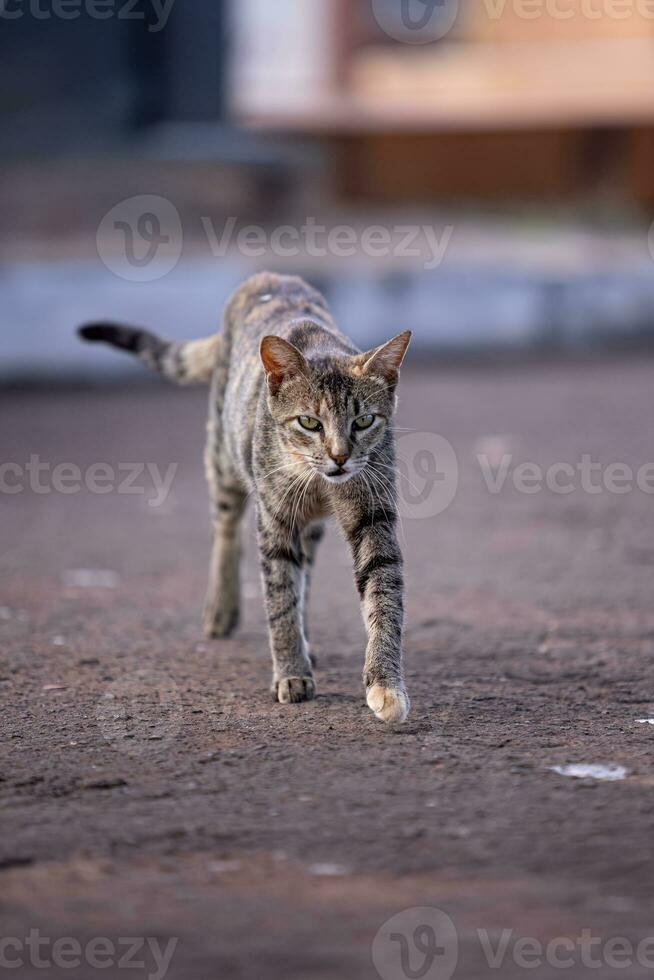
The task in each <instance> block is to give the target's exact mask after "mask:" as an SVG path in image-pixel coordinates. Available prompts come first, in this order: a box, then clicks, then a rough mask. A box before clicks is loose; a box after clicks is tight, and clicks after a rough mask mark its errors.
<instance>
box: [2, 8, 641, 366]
mask: <svg viewBox="0 0 654 980" xmlns="http://www.w3.org/2000/svg"><path fill="white" fill-rule="evenodd" d="M0 7H1V9H0V20H1V21H2V23H1V31H0V57H1V59H2V65H3V86H2V93H1V94H0V113H1V118H0V147H1V150H2V152H1V154H0V160H1V161H2V163H1V164H0V290H1V294H2V302H1V303H0V334H1V336H2V358H1V360H0V371H1V372H2V375H3V377H5V378H27V377H35V376H36V377H38V376H44V375H48V376H62V377H63V376H71V375H74V376H84V377H91V376H98V375H99V374H102V373H110V374H111V373H115V372H128V371H134V370H136V368H135V367H134V366H133V365H132V364H130V362H129V361H128V360H124V359H121V358H120V357H119V356H115V355H113V354H112V353H111V352H109V351H106V352H103V353H102V355H101V356H98V353H99V352H98V351H97V350H95V351H92V350H91V351H90V350H87V349H84V348H83V347H82V345H80V344H78V343H77V341H76V340H75V338H74V335H73V330H74V327H75V326H76V325H77V324H78V323H80V322H82V321H84V320H86V319H93V318H97V317H107V316H111V317H114V318H117V319H123V320H126V321H134V322H140V323H143V324H145V325H148V326H152V327H154V328H156V329H158V330H160V331H162V332H164V333H167V334H169V335H171V336H175V337H189V336H199V335H202V334H205V333H209V332H211V331H212V330H213V329H214V328H215V325H216V323H217V320H218V317H219V315H220V310H221V308H222V305H223V303H224V301H225V299H226V297H227V296H228V294H229V292H230V291H231V290H232V289H233V288H234V287H235V285H236V284H237V283H238V282H239V281H240V280H242V279H243V278H244V277H245V276H247V275H248V274H249V273H250V272H254V271H257V270H260V269H262V268H269V269H273V270H279V271H293V272H299V273H300V274H303V275H305V276H306V277H308V278H309V279H310V280H311V281H313V282H314V283H316V284H317V285H318V286H319V287H321V288H322V289H323V290H324V291H325V293H326V294H327V296H328V298H329V299H330V301H331V302H332V304H333V306H334V309H335V312H336V314H337V316H338V317H339V319H340V322H341V323H342V325H343V327H344V329H345V330H346V331H348V332H349V333H350V334H351V335H352V336H353V337H354V338H355V339H356V340H357V341H358V342H359V343H360V344H362V345H370V344H372V343H374V342H375V340H377V339H379V338H381V337H383V336H386V335H388V334H389V333H394V332H397V331H399V330H401V329H405V328H406V327H410V328H412V329H413V330H414V331H415V332H416V340H415V349H416V350H420V349H422V350H423V351H424V352H428V351H429V352H433V353H434V354H439V355H441V356H444V355H445V354H446V353H447V354H450V355H460V354H471V353H473V352H479V351H483V352H488V351H500V352H511V353H514V352H525V351H529V352H532V351H533V352H537V353H539V354H542V355H543V356H544V355H545V353H547V352H552V351H555V352H563V353H565V354H567V355H572V354H576V355H579V354H580V353H582V354H585V353H586V352H588V351H594V350H603V351H607V350H609V351H611V352H616V351H618V350H624V349H633V348H634V347H636V348H638V349H643V348H646V347H648V346H649V345H650V344H651V340H652V336H653V334H652V320H653V313H654V277H653V275H652V272H653V271H654V266H653V261H654V259H653V250H654V236H652V235H651V234H650V222H651V217H652V205H653V204H654V7H652V6H651V5H650V4H649V3H648V2H647V0H633V2H631V0H542V2H541V0H474V2H473V0H459V2H458V3H457V2H455V0H358V2H354V3H353V2H351V0H349V2H348V0H310V2H307V0H276V2H275V3H274V4H271V3H269V2H267V0H194V2H193V3H189V2H188V0H187V2H182V0H137V2H133V0H130V2H129V3H128V2H127V0H3V2H2V4H1V5H0Z"/></svg>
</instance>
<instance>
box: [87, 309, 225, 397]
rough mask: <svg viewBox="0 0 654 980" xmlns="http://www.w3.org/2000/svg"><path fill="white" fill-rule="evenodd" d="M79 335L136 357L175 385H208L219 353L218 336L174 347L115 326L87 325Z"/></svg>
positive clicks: (144, 332) (147, 334)
mask: <svg viewBox="0 0 654 980" xmlns="http://www.w3.org/2000/svg"><path fill="white" fill-rule="evenodd" d="M79 335H80V337H81V338H82V339H83V340H86V341H88V342H89V343H105V344H109V345H110V346H112V347H118V348H119V349H120V350H125V351H128V352H129V353H130V354H135V355H136V356H137V357H138V358H139V360H140V361H142V362H143V364H145V365H146V367H149V368H152V370H153V371H158V372H159V373H160V374H163V375H164V377H166V378H168V380H169V381H174V382H175V383H176V384H180V385H185V384H208V383H209V381H210V380H211V377H212V375H213V372H214V370H215V367H216V362H217V360H218V356H219V353H220V342H221V338H220V334H214V336H213V337H207V338H206V339H205V340H191V341H189V342H188V343H186V344H176V343H172V342H171V341H168V340H162V339H161V338H160V337H157V336H155V334H153V333H150V332H149V331H148V330H141V329H139V328H138V327H124V326H121V325H120V324H116V323H89V324H87V325H86V326H84V327H80V329H79Z"/></svg>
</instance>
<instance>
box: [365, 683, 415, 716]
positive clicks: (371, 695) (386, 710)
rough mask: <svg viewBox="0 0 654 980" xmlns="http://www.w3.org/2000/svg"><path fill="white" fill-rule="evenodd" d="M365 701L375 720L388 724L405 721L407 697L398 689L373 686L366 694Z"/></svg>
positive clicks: (407, 705)
mask: <svg viewBox="0 0 654 980" xmlns="http://www.w3.org/2000/svg"><path fill="white" fill-rule="evenodd" d="M366 701H367V702H368V707H369V708H370V710H371V711H373V712H374V713H375V715H376V716H377V718H379V719H380V720H381V721H385V722H387V723H388V724H393V723H394V724H397V723H399V722H402V721H406V718H407V715H408V714H409V696H408V694H407V693H406V691H404V690H403V689H402V688H400V687H382V685H381V684H373V685H372V687H371V688H370V690H369V691H368V693H367V694H366Z"/></svg>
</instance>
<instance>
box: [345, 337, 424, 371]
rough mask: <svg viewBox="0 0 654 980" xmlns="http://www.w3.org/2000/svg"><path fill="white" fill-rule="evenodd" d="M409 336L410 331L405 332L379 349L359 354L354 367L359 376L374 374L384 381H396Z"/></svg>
mask: <svg viewBox="0 0 654 980" xmlns="http://www.w3.org/2000/svg"><path fill="white" fill-rule="evenodd" d="M411 336H412V335H411V331H410V330H405V331H404V333H399V334H398V335H397V337H393V339H392V340H389V341H388V342H387V343H385V344H382V346H381V347H376V348H375V349H374V350H369V351H368V352H367V353H365V354H359V355H358V356H357V357H356V358H355V362H356V367H357V368H358V370H359V371H360V372H361V374H368V375H370V374H376V375H378V376H379V377H382V378H384V379H385V380H386V381H389V382H393V381H397V377H398V374H399V373H400V367H401V365H402V361H403V360H404V355H405V354H406V350H407V347H408V346H409V341H410V340H411Z"/></svg>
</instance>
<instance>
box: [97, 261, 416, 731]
mask: <svg viewBox="0 0 654 980" xmlns="http://www.w3.org/2000/svg"><path fill="white" fill-rule="evenodd" d="M81 334H82V336H83V337H84V338H85V339H86V340H91V341H95V340H102V341H105V342H107V343H109V344H112V345H113V346H116V347H120V348H122V349H125V350H128V351H130V352H132V353H134V354H136V356H138V357H139V358H140V359H141V360H142V361H143V362H144V363H146V364H147V365H148V366H150V367H153V368H154V369H155V370H158V371H160V372H162V373H163V374H164V375H165V376H166V377H168V378H171V379H172V380H174V381H177V382H179V383H189V382H193V381H200V382H202V381H205V382H207V381H210V383H211V388H210V402H209V422H208V439H207V448H206V453H205V468H206V473H207V479H208V483H209V489H210V497H211V503H212V515H213V551H212V559H211V567H210V573H209V587H208V591H207V599H206V604H205V614H204V624H205V631H206V633H207V634H208V635H209V636H212V637H219V636H226V635H228V634H229V633H230V632H231V631H232V630H233V629H234V628H235V626H236V624H237V623H238V619H239V608H240V602H239V592H240V590H239V565H240V554H241V540H240V539H241V523H242V517H243V514H244V511H245V504H246V501H247V499H248V497H250V496H251V497H252V498H253V499H254V501H255V507H256V527H257V541H258V547H259V556H260V564H261V573H262V579H263V589H264V599H265V605H266V612H267V617H268V627H269V635H270V646H271V652H272V659H273V691H274V693H275V695H276V697H277V699H278V700H279V701H280V702H282V703H288V702H294V701H305V700H309V699H311V698H312V697H313V696H314V694H315V678H314V673H313V660H314V658H313V657H312V655H311V654H310V651H309V643H308V637H307V604H308V590H309V584H310V576H311V568H312V566H313V563H314V560H315V555H316V550H317V547H318V545H319V542H320V539H321V537H322V534H323V527H324V521H325V519H326V518H328V517H331V516H333V517H334V518H335V519H336V521H337V522H338V524H339V526H340V528H341V529H342V531H343V533H344V535H345V538H346V540H347V542H348V544H349V547H350V551H351V554H352V560H353V564H354V577H355V582H356V587H357V589H358V592H359V597H360V600H361V606H362V612H363V616H364V620H365V623H366V626H367V631H368V645H367V650H366V658H365V666H364V682H365V687H366V696H367V702H368V705H369V706H370V708H371V709H372V710H373V711H374V712H375V714H376V715H377V716H378V717H379V718H381V719H383V720H384V721H387V722H397V721H403V720H404V719H405V718H406V715H407V713H408V710H409V699H408V696H407V694H406V689H405V685H404V679H403V668H402V632H403V623H404V585H403V571H402V555H401V552H400V548H399V545H398V541H397V534H396V524H397V515H396V509H395V457H394V444H393V434H392V428H391V420H392V417H393V414H394V411H395V403H396V386H397V381H398V377H399V368H400V364H401V362H402V359H403V357H404V353H405V351H406V348H407V345H408V343H409V339H410V334H409V333H408V332H407V333H405V334H400V335H399V336H398V337H395V338H393V339H392V340H391V341H389V342H388V343H387V344H385V345H382V346H381V347H379V348H376V349H375V350H372V351H368V352H366V353H361V352H359V351H358V350H357V349H356V348H355V347H354V346H353V344H352V343H351V342H350V341H349V340H348V338H347V337H346V336H344V335H343V334H342V333H341V332H340V331H339V330H338V329H337V327H336V325H335V324H334V322H333V320H332V317H331V314H330V312H329V309H328V307H327V303H326V301H325V299H324V298H323V297H322V296H321V294H320V293H318V292H317V291H316V290H315V289H313V288H312V287H311V286H309V285H307V284H306V283H305V282H303V281H302V280H301V279H298V278H295V277H288V276H276V275H273V274H270V273H261V274H260V275H257V276H254V277H253V278H252V279H250V280H248V281H247V282H246V283H245V284H244V285H243V286H242V287H241V288H240V289H238V290H237V292H236V293H235V294H234V295H233V297H232V298H231V300H230V301H229V303H228V305H227V307H226V310H225V315H224V323H223V329H222V332H221V333H220V334H219V335H217V336H216V337H212V338H209V339H208V340H204V341H194V342H192V343H190V344H171V343H169V342H166V341H163V340H160V339H159V338H158V337H156V336H154V335H153V334H150V333H148V332H147V331H143V330H135V329H131V328H127V327H120V326H114V325H105V324H100V325H92V326H88V327H84V328H83V329H82V331H81ZM300 419H304V423H306V422H307V419H308V420H309V422H310V424H311V426H313V425H314V423H315V424H316V426H317V427H315V428H313V429H307V428H306V426H305V425H304V424H303V423H302V422H301V421H300ZM370 419H372V421H370ZM357 420H358V421H357ZM364 425H365V428H364V427H363V426H364Z"/></svg>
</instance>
